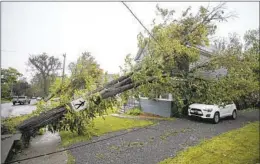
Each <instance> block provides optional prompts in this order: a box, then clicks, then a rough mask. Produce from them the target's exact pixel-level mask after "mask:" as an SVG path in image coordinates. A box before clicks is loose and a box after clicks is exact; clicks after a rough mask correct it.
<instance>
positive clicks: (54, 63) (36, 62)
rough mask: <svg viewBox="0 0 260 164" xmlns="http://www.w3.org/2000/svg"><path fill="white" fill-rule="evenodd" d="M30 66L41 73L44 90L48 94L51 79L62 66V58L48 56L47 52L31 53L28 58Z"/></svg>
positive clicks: (37, 72)
mask: <svg viewBox="0 0 260 164" xmlns="http://www.w3.org/2000/svg"><path fill="white" fill-rule="evenodd" d="M28 66H29V67H30V68H31V70H32V71H36V74H38V75H41V78H42V80H43V91H44V94H45V95H46V96H47V94H48V84H49V80H50V78H51V76H53V75H55V74H56V73H57V70H59V69H60V68H61V62H60V60H59V59H58V58H55V57H54V56H48V55H47V54H46V53H42V54H39V55H31V56H30V57H29V60H28Z"/></svg>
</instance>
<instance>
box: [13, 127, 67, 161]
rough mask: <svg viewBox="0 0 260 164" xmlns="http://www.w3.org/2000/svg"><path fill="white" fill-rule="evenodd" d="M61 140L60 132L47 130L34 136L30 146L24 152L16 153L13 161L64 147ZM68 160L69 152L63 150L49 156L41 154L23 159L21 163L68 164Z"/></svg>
mask: <svg viewBox="0 0 260 164" xmlns="http://www.w3.org/2000/svg"><path fill="white" fill-rule="evenodd" d="M60 142H61V138H60V136H59V133H51V132H50V131H47V132H46V133H44V134H43V135H37V136H36V137H35V138H32V140H31V141H30V145H29V147H28V148H26V149H23V150H22V152H20V153H17V154H15V156H14V157H13V159H12V161H14V160H15V161H16V160H21V159H25V158H30V157H34V156H38V155H42V154H46V153H50V152H55V151H57V150H59V149H62V148H59V145H60ZM67 160H68V156H67V153H66V152H65V151H63V152H59V153H54V154H52V155H48V156H41V157H38V158H33V159H30V160H25V161H21V162H19V164H67ZM17 163H18V162H17Z"/></svg>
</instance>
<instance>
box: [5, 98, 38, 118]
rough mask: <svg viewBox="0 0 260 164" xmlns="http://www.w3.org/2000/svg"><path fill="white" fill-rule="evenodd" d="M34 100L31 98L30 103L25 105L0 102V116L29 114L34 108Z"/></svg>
mask: <svg viewBox="0 0 260 164" xmlns="http://www.w3.org/2000/svg"><path fill="white" fill-rule="evenodd" d="M36 102H37V101H36V100H31V103H30V104H25V105H18V104H17V105H13V103H4V104H1V118H7V117H15V116H20V115H25V114H30V113H32V112H33V111H34V110H36V106H35V105H34V104H35V103H36Z"/></svg>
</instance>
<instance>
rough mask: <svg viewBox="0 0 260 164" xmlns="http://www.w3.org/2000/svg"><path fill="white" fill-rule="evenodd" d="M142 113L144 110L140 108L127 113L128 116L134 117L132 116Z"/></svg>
mask: <svg viewBox="0 0 260 164" xmlns="http://www.w3.org/2000/svg"><path fill="white" fill-rule="evenodd" d="M141 113H142V110H141V109H140V108H133V109H130V110H128V111H127V112H126V114H127V115H132V116H138V115H140V114H141Z"/></svg>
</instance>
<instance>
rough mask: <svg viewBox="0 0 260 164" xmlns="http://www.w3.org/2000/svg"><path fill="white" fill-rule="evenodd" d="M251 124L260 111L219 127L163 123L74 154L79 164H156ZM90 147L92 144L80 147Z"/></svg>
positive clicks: (192, 122)
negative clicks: (210, 139)
mask: <svg viewBox="0 0 260 164" xmlns="http://www.w3.org/2000/svg"><path fill="white" fill-rule="evenodd" d="M251 121H259V110H255V111H251V112H244V113H242V112H239V113H238V118H237V119H236V120H230V119H225V120H222V121H221V122H220V123H219V124H211V123H209V122H205V121H197V120H189V119H177V120H176V121H161V122H159V124H156V125H154V126H149V127H146V128H142V129H138V130H137V131H130V132H128V133H127V134H124V135H122V134H123V133H126V132H127V131H120V132H114V133H109V134H106V135H103V136H100V137H96V138H94V139H93V140H92V142H93V141H97V140H101V139H106V140H103V141H100V142H96V143H92V144H89V145H86V146H83V147H79V148H76V149H72V150H71V153H72V155H73V156H74V157H75V158H76V163H77V164H93V163H95V164H122V163H125V164H140V163H142V164H146V163H147V164H155V163H158V162H160V161H162V160H164V159H166V158H168V157H173V156H175V155H176V153H177V152H178V151H181V150H183V149H185V148H187V147H189V146H193V145H195V144H198V143H199V142H200V141H201V140H203V139H208V138H211V137H213V136H216V135H219V134H221V133H223V132H227V131H229V130H232V129H236V128H240V127H242V126H243V125H244V124H245V123H248V122H251ZM110 137H111V138H110ZM107 138H109V139H107ZM86 143H91V141H89V142H82V143H78V144H76V145H81V144H86ZM76 145H72V146H76Z"/></svg>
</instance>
